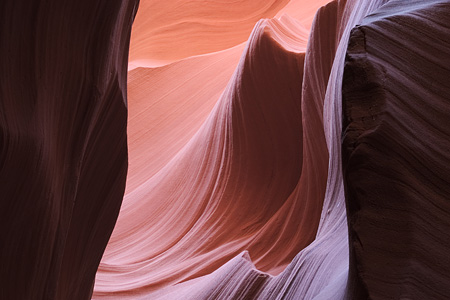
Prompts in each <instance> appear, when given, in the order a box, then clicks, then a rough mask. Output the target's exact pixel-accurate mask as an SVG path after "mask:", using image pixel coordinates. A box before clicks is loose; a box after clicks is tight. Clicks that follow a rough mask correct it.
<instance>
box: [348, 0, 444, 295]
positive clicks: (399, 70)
mask: <svg viewBox="0 0 450 300" xmlns="http://www.w3.org/2000/svg"><path fill="white" fill-rule="evenodd" d="M449 41H450V2H449V1H398V0H397V1H390V2H389V3H388V4H386V5H385V6H383V7H381V8H380V9H379V10H377V11H376V12H375V13H374V14H372V15H370V16H368V17H366V18H365V19H364V20H363V21H362V23H361V24H360V26H357V27H356V28H355V29H353V30H352V33H351V36H350V41H349V46H348V50H347V57H346V61H345V71H344V82H343V113H344V118H343V124H344V135H343V137H344V139H343V148H342V149H343V162H344V181H345V186H346V202H347V211H348V216H347V218H348V224H349V233H350V235H349V237H350V254H351V255H350V267H351V268H350V282H351V292H352V293H353V294H352V295H353V298H355V299H363V298H364V299H365V298H370V299H448V296H449V295H450V285H449V282H450V273H449V270H450V256H449V250H450V97H449V95H450V81H449V78H450V44H449Z"/></svg>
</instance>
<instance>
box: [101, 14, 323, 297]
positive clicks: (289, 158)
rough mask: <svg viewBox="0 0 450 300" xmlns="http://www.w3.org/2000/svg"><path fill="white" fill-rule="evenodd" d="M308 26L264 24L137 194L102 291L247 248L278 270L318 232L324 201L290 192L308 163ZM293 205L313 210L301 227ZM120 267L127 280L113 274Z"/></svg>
mask: <svg viewBox="0 0 450 300" xmlns="http://www.w3.org/2000/svg"><path fill="white" fill-rule="evenodd" d="M303 32H305V34H303V35H299V33H302V29H301V25H299V24H297V23H296V22H295V21H294V20H292V19H289V18H288V17H284V18H281V19H280V20H278V19H274V20H264V21H261V22H259V23H258V24H257V25H256V27H255V30H254V31H253V33H252V35H251V38H250V40H249V43H248V45H247V47H246V49H245V51H244V54H243V56H242V59H241V61H240V63H239V66H238V68H237V70H236V72H235V73H234V75H233V77H232V79H231V81H230V83H229V85H228V87H227V88H226V90H225V91H224V93H223V94H222V97H221V98H220V100H219V101H218V102H217V105H216V106H215V107H214V109H213V111H212V113H211V115H210V116H209V117H208V119H207V120H206V122H205V123H204V125H203V126H202V127H201V129H200V130H199V131H198V132H197V133H196V134H195V136H194V137H193V138H192V139H191V140H190V141H189V143H188V144H187V145H186V146H185V147H184V148H183V149H182V150H181V151H180V152H179V153H178V154H177V155H176V156H175V157H174V158H173V159H172V160H171V161H170V162H169V163H168V164H167V165H166V166H165V167H164V168H163V169H161V170H160V171H159V172H158V173H157V174H155V175H154V176H153V177H151V178H150V179H149V180H148V181H147V182H145V183H144V184H142V185H140V186H139V187H137V188H136V189H134V190H133V191H132V192H130V193H129V194H127V196H126V199H125V204H124V208H123V209H122V211H121V215H120V218H119V220H118V223H117V226H116V230H115V232H114V234H113V236H112V238H111V241H110V243H109V246H108V250H107V252H106V253H105V256H104V258H103V262H102V265H101V267H100V269H99V272H98V274H97V286H96V295H102V291H103V290H105V291H108V292H109V293H110V292H115V293H120V292H121V291H122V290H124V291H127V292H129V290H130V289H136V290H137V289H141V290H143V289H147V290H154V289H156V288H158V287H161V286H164V285H167V284H172V283H175V282H179V281H181V280H186V279H189V278H193V277H198V276H201V275H205V274H207V273H210V272H212V271H214V270H215V269H217V268H218V267H219V266H220V265H222V264H224V263H225V262H226V261H228V260H230V259H231V258H232V257H234V256H235V255H237V254H238V253H239V252H241V251H243V250H245V249H249V250H250V252H251V253H252V257H253V259H254V260H255V261H256V264H257V266H258V267H260V268H262V269H264V270H267V271H269V270H272V271H273V272H276V269H277V268H278V267H279V266H283V265H286V264H287V263H288V262H289V261H290V260H291V259H292V257H293V256H294V255H295V254H296V253H297V252H298V251H299V250H300V249H301V248H303V247H304V246H306V245H307V244H308V243H309V242H310V241H311V240H312V238H313V236H314V234H315V229H314V227H316V226H317V225H315V224H317V220H318V218H319V215H320V204H319V205H318V206H312V207H311V208H308V207H305V205H303V203H301V202H300V203H298V202H299V201H297V202H296V201H294V199H295V197H291V196H290V195H291V193H292V192H293V191H294V189H295V187H296V185H297V182H298V180H299V177H300V175H301V170H302V169H301V166H302V162H301V157H302V156H301V153H302V117H301V108H300V101H301V82H302V74H303V63H304V60H303V59H304V54H303V53H302V51H304V49H305V46H306V31H303ZM255 75H256V76H255ZM261 132H264V134H263V135H261ZM255 199H259V200H258V205H257V206H256V207H255V202H254V201H255ZM293 213H297V214H305V217H304V218H301V219H300V221H301V222H304V223H303V224H304V225H303V226H302V227H303V229H302V230H294V229H296V228H298V226H299V224H297V221H295V220H292V219H290V218H289V215H291V214H293ZM149 216H150V217H149ZM174 216H176V219H174ZM288 220H290V221H289V222H288ZM131 228H133V229H131ZM295 236H298V237H299V238H296V237H295ZM274 238H276V239H278V242H277V243H273V245H267V242H266V241H267V240H270V239H274ZM291 239H292V240H293V241H291ZM262 245H266V246H264V247H262ZM143 249H145V251H143ZM121 269H124V270H126V272H120V271H119V270H121ZM110 273H117V274H116V275H115V277H116V278H118V279H117V282H108V281H106V280H105V279H103V278H109V276H110V275H109V274H110ZM121 274H123V275H121ZM143 274H145V275H143ZM165 274H166V275H165Z"/></svg>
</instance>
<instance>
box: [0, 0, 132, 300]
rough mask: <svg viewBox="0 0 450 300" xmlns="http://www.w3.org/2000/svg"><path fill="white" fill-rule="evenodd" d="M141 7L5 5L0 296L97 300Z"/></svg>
mask: <svg viewBox="0 0 450 300" xmlns="http://www.w3.org/2000/svg"><path fill="white" fill-rule="evenodd" d="M136 8H137V1H95V3H92V2H91V1H31V2H30V1H28V2H17V1H15V0H11V1H9V0H3V1H1V4H0V54H1V55H0V76H1V83H0V128H1V129H0V145H1V152H0V198H1V199H0V214H1V215H0V228H1V229H2V230H1V231H0V266H1V267H0V278H1V285H0V298H1V299H89V298H90V295H91V293H92V289H93V284H94V276H95V272H96V270H97V266H98V264H99V262H100V259H101V256H102V254H103V251H104V249H105V247H106V243H107V241H108V238H109V235H110V234H111V232H112V229H113V226H114V224H115V222H116V218H117V215H118V212H119V208H120V204H121V202H122V196H123V192H124V188H125V186H124V183H125V176H126V170H127V163H126V162H127V145H126V118H127V117H126V116H127V111H126V74H127V73H126V71H127V60H128V41H129V38H130V31H131V23H132V20H133V15H134V13H135V11H136Z"/></svg>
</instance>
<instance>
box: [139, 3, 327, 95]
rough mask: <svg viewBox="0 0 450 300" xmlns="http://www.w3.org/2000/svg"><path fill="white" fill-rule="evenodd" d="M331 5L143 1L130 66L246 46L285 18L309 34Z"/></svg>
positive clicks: (162, 63) (152, 63) (159, 62)
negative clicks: (259, 26)
mask: <svg viewBox="0 0 450 300" xmlns="http://www.w3.org/2000/svg"><path fill="white" fill-rule="evenodd" d="M328 2H329V0H316V1H304V0H266V1H259V0H239V1H232V2H230V1H225V0H216V1H205V0H190V1H184V0H171V1H159V0H144V1H141V3H140V5H139V11H138V14H137V16H136V22H135V23H134V24H133V32H132V36H131V47H130V67H131V68H134V67H136V66H140V67H156V66H162V65H166V64H169V63H173V62H176V61H179V60H181V59H184V58H187V57H191V56H195V55H200V54H207V53H211V52H216V51H222V50H225V49H228V48H231V47H234V46H236V45H238V44H241V43H245V41H246V40H247V39H248V36H249V34H250V33H251V31H252V29H253V27H254V25H255V24H256V23H257V22H258V21H259V20H260V19H262V18H272V17H275V16H276V17H281V16H282V15H283V14H285V13H287V14H289V15H291V16H293V17H295V18H296V19H297V20H299V21H300V22H301V23H302V25H303V26H305V27H306V28H308V29H309V27H310V25H311V22H312V18H313V17H314V14H315V12H316V10H317V9H318V8H319V7H320V6H321V5H324V4H326V3H328ZM228 79H229V78H228ZM216 99H217V98H216Z"/></svg>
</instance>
